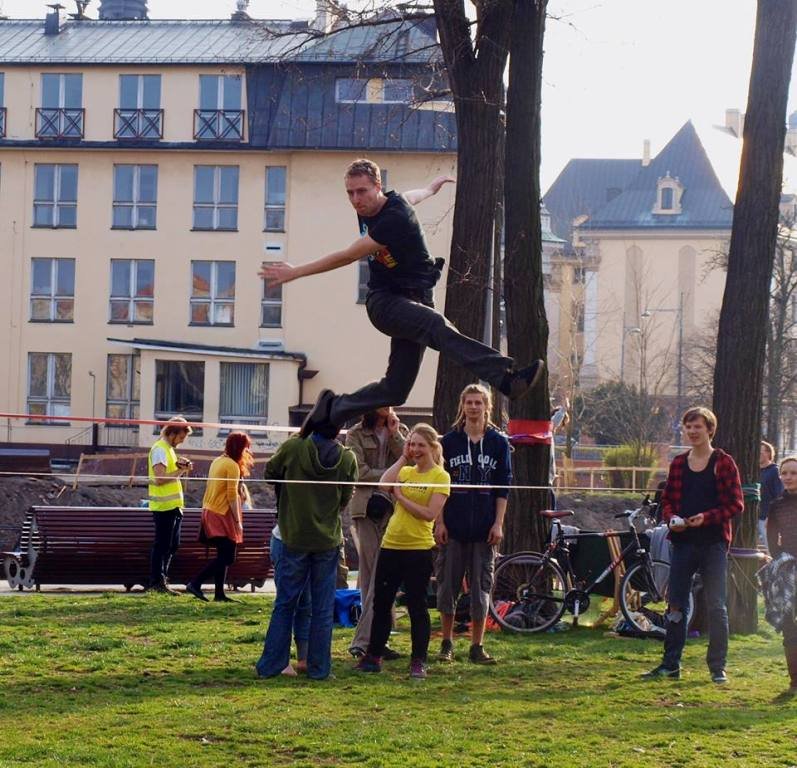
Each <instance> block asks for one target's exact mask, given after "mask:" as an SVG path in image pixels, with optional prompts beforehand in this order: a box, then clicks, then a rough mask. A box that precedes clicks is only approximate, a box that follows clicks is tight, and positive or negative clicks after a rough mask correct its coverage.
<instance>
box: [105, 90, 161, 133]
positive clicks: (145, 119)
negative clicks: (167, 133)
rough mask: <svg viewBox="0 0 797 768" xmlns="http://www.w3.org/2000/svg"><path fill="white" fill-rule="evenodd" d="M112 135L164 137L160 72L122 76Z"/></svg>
mask: <svg viewBox="0 0 797 768" xmlns="http://www.w3.org/2000/svg"><path fill="white" fill-rule="evenodd" d="M113 135H114V138H116V139H162V138H163V110H162V109H161V76H160V75H119V108H118V109H116V110H114V129H113Z"/></svg>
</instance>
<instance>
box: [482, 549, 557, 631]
mask: <svg viewBox="0 0 797 768" xmlns="http://www.w3.org/2000/svg"><path fill="white" fill-rule="evenodd" d="M566 592H567V589H566V581H565V577H564V574H563V573H562V569H561V568H560V567H559V566H558V565H557V564H556V563H555V562H553V561H551V560H547V559H545V558H543V556H542V555H541V554H540V553H539V552H519V553H517V554H515V555H510V556H509V557H507V558H505V559H503V560H501V561H500V562H499V564H498V567H497V568H496V569H495V579H494V582H493V589H492V592H491V593H490V615H491V616H492V617H493V619H495V621H496V622H497V623H498V625H499V626H500V627H501V629H503V630H506V631H507V632H542V631H544V630H546V629H548V628H549V627H552V626H553V625H554V624H556V622H557V621H559V618H560V617H561V615H562V613H563V612H564V610H565V602H564V598H565V594H566Z"/></svg>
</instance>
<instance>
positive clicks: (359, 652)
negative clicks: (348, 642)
mask: <svg viewBox="0 0 797 768" xmlns="http://www.w3.org/2000/svg"><path fill="white" fill-rule="evenodd" d="M349 653H350V654H351V655H352V656H353V657H354V658H355V659H361V658H362V657H363V656H365V650H364V649H363V648H360V646H359V645H353V646H352V647H351V648H349Z"/></svg>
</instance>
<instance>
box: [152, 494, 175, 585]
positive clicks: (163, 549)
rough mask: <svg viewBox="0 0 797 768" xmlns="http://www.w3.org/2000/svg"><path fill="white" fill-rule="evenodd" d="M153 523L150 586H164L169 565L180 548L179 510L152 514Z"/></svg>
mask: <svg viewBox="0 0 797 768" xmlns="http://www.w3.org/2000/svg"><path fill="white" fill-rule="evenodd" d="M152 520H153V522H154V523H155V541H154V542H153V544H152V555H151V558H150V572H149V579H150V582H149V583H150V586H155V585H157V584H164V583H165V582H166V576H167V575H168V574H169V565H170V563H171V561H172V558H173V557H174V553H175V552H177V548H178V547H179V546H180V526H181V524H182V521H183V512H182V510H181V509H179V508H178V509H170V510H168V511H167V512H153V513H152Z"/></svg>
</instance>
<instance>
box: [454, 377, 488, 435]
mask: <svg viewBox="0 0 797 768" xmlns="http://www.w3.org/2000/svg"><path fill="white" fill-rule="evenodd" d="M468 395H481V396H482V400H484V428H485V429H487V428H488V427H493V428H496V427H495V424H493V422H492V421H491V420H490V414H491V413H492V411H493V395H492V393H491V392H490V390H489V389H487V387H485V386H483V385H482V384H468V386H467V387H465V389H463V390H462V392H461V393H460V396H459V407H458V408H457V415H456V417H455V418H454V423H453V424H452V425H451V426H452V427H454V429H462V428H463V427H464V426H465V421H466V419H465V398H466V397H467V396H468Z"/></svg>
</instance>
